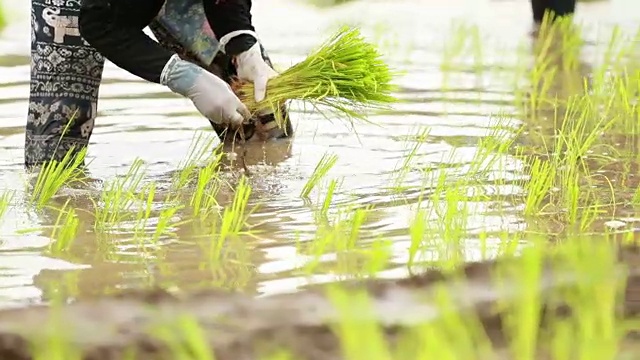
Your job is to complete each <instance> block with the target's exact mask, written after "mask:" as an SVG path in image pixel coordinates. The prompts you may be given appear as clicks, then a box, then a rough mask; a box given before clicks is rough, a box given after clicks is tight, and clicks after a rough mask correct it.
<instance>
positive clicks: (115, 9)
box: [79, 0, 256, 83]
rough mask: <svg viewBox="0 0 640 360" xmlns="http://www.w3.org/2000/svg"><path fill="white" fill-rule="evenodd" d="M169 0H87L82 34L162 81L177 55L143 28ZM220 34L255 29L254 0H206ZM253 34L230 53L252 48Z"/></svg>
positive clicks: (127, 66)
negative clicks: (252, 6)
mask: <svg viewBox="0 0 640 360" xmlns="http://www.w3.org/2000/svg"><path fill="white" fill-rule="evenodd" d="M164 2H165V0H83V1H82V7H81V10H80V19H79V28H80V34H81V35H82V37H83V38H84V39H85V40H86V41H87V42H88V43H89V44H90V45H91V46H92V47H94V48H95V49H96V50H97V51H98V52H100V53H101V54H102V56H104V57H105V58H107V59H109V60H110V61H111V62H112V63H114V64H115V65H117V66H118V67H120V68H122V69H124V70H126V71H128V72H130V73H132V74H134V75H137V76H139V77H141V78H143V79H145V80H148V81H151V82H154V83H160V74H161V73H162V70H163V68H164V66H165V64H166V63H167V61H168V60H169V58H170V57H171V56H172V55H173V52H171V51H169V50H167V49H165V48H163V47H162V46H161V45H160V44H158V43H157V42H155V41H153V40H152V39H151V38H150V37H149V36H147V35H146V34H145V33H144V32H143V31H142V30H143V29H144V28H145V27H147V26H148V25H149V23H150V22H151V21H152V20H153V19H154V18H155V17H156V16H157V15H158V13H159V11H160V9H162V6H163V4H164ZM202 2H203V5H204V10H205V13H206V17H207V20H208V21H209V23H210V24H211V28H212V30H213V32H214V33H215V34H216V37H218V38H221V37H222V36H224V35H226V34H228V33H229V32H231V31H235V30H252V31H254V30H255V29H254V28H253V25H252V23H251V0H202ZM255 42H256V40H255V39H254V38H253V37H252V36H250V35H240V36H238V37H235V38H233V39H232V40H231V41H230V42H229V43H228V44H227V46H226V47H225V51H226V53H227V54H228V55H237V54H239V53H240V52H242V51H245V50H247V49H249V48H250V47H251V46H252V45H254V44H255Z"/></svg>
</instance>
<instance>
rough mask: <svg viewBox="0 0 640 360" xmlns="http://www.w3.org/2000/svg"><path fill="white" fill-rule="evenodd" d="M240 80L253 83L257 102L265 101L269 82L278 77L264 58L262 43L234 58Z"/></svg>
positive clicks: (257, 43)
mask: <svg viewBox="0 0 640 360" xmlns="http://www.w3.org/2000/svg"><path fill="white" fill-rule="evenodd" d="M233 61H234V62H235V65H236V72H237V74H238V78H240V79H241V80H245V81H251V82H252V83H253V85H254V89H255V91H254V97H255V100H256V102H260V101H262V100H264V98H265V96H266V94H267V82H268V81H269V79H271V78H274V77H276V76H278V73H277V72H275V70H273V69H272V68H271V66H269V64H267V63H266V62H265V60H264V58H263V57H262V50H261V49H260V42H256V43H255V45H253V46H252V47H251V48H249V50H247V51H244V52H242V53H240V54H238V55H237V56H235V57H234V60H233Z"/></svg>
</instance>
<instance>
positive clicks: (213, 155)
mask: <svg viewBox="0 0 640 360" xmlns="http://www.w3.org/2000/svg"><path fill="white" fill-rule="evenodd" d="M221 146H222V144H219V145H216V137H215V136H212V135H211V134H209V133H202V132H199V133H197V135H194V138H193V139H192V140H191V144H190V145H189V152H188V153H187V156H186V157H185V158H184V159H183V160H182V161H181V162H180V164H179V165H178V168H179V169H180V171H179V172H178V173H177V174H176V176H174V179H173V182H172V188H173V190H174V191H179V190H181V189H183V188H184V187H185V186H187V185H188V183H189V182H190V181H191V180H192V179H193V173H194V172H195V171H196V169H197V168H198V166H199V164H200V163H202V162H207V163H208V164H211V163H212V162H213V163H217V161H219V159H221V156H222V152H221V151H220V149H221Z"/></svg>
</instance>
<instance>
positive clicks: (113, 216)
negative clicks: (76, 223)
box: [94, 159, 144, 231]
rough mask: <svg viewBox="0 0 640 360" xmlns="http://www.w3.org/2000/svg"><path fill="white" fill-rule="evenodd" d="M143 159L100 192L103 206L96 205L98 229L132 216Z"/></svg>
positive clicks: (141, 175)
mask: <svg viewBox="0 0 640 360" xmlns="http://www.w3.org/2000/svg"><path fill="white" fill-rule="evenodd" d="M142 166H143V161H142V160H141V159H136V160H135V161H134V162H133V164H132V165H131V167H130V168H129V170H128V171H127V173H126V174H125V175H124V176H122V177H119V178H116V179H113V180H111V181H109V182H107V183H106V184H105V186H104V189H103V190H102V193H101V194H100V202H101V203H102V206H98V205H97V204H96V205H95V209H96V214H95V218H96V221H95V224H94V228H95V229H96V231H104V230H107V228H108V227H110V226H113V225H115V224H117V223H119V222H122V221H125V220H128V219H129V217H132V216H133V215H131V214H130V213H129V212H131V211H132V208H133V206H134V205H135V204H136V200H137V199H136V195H135V191H136V190H137V189H138V188H139V186H140V184H141V182H142V180H143V178H144V169H143V167H142Z"/></svg>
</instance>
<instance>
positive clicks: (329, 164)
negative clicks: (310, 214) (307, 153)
mask: <svg viewBox="0 0 640 360" xmlns="http://www.w3.org/2000/svg"><path fill="white" fill-rule="evenodd" d="M337 161H338V156H337V155H335V154H329V153H325V154H324V155H322V158H320V161H318V164H316V167H315V168H314V169H313V172H312V173H311V176H310V177H309V180H307V182H306V183H305V184H304V187H303V188H302V191H300V197H301V198H308V197H309V194H311V191H313V189H314V188H315V187H316V186H317V185H318V182H319V181H320V180H321V179H322V178H324V177H325V176H326V175H327V173H328V172H329V170H331V168H333V166H334V165H335V164H336V162H337Z"/></svg>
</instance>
